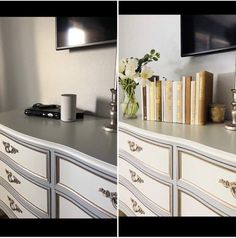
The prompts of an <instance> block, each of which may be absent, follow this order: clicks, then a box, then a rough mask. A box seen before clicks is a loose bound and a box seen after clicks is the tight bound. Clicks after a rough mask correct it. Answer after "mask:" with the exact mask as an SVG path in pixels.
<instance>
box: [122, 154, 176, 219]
mask: <svg viewBox="0 0 236 238" xmlns="http://www.w3.org/2000/svg"><path fill="white" fill-rule="evenodd" d="M119 158H120V159H122V160H124V161H125V162H126V163H128V164H130V162H129V161H127V160H126V159H125V157H123V156H121V155H120V156H119ZM130 165H131V166H133V167H134V168H135V169H137V170H138V171H139V172H140V173H143V174H144V175H146V176H147V177H149V178H150V179H152V180H154V181H155V182H158V183H161V184H163V185H164V186H166V187H168V188H169V208H170V209H169V210H167V209H165V208H163V207H161V206H160V205H159V204H157V203H156V202H154V201H153V200H151V199H149V198H148V197H147V196H146V195H145V194H144V193H143V192H141V191H140V190H139V189H138V188H136V186H135V188H136V189H137V190H138V191H139V192H140V193H141V194H142V195H143V196H144V197H145V198H147V199H149V200H151V201H152V202H153V203H154V204H155V205H156V206H158V207H159V209H161V210H163V211H164V212H166V213H168V214H170V215H173V203H174V201H173V200H174V199H173V184H172V183H171V182H169V183H168V182H166V181H163V180H161V179H160V178H157V177H150V175H149V174H148V173H147V172H146V171H144V172H143V171H140V169H138V168H137V167H136V166H135V165H133V164H130ZM120 176H122V175H121V174H120ZM124 178H125V177H124ZM127 181H129V180H127ZM123 186H124V185H123ZM133 186H134V185H133ZM125 188H126V187H125ZM126 189H127V188H126Z"/></svg>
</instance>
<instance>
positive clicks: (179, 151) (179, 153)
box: [177, 147, 236, 210]
mask: <svg viewBox="0 0 236 238" xmlns="http://www.w3.org/2000/svg"><path fill="white" fill-rule="evenodd" d="M179 148H180V147H177V150H178V163H179V164H180V165H181V167H180V166H178V177H177V179H178V180H182V181H185V182H186V183H188V184H189V185H190V186H195V187H197V188H198V189H199V190H201V191H203V192H204V193H206V194H208V196H211V197H213V198H215V199H216V200H218V201H219V202H221V203H223V205H224V206H227V207H229V208H231V209H234V210H235V209H236V206H234V205H232V204H230V203H228V202H226V201H225V200H223V199H221V198H219V197H217V196H216V195H214V194H213V193H210V192H208V191H207V190H205V189H203V188H201V187H200V186H198V185H197V184H195V183H193V182H191V181H189V180H186V179H184V178H183V177H182V163H183V162H182V156H181V153H186V154H189V155H191V156H193V157H195V158H196V159H199V160H202V161H204V162H205V163H208V164H211V165H213V166H217V167H219V168H221V169H224V170H227V171H230V172H233V173H235V172H236V171H234V170H233V169H228V168H226V167H225V166H224V165H223V166H221V165H218V164H216V163H214V162H210V161H208V159H210V160H212V158H210V157H207V156H204V155H202V154H200V153H199V154H197V152H195V151H191V150H187V151H186V150H184V149H182V148H181V149H179ZM207 158H208V159H207ZM218 163H220V162H218ZM228 166H229V165H228Z"/></svg>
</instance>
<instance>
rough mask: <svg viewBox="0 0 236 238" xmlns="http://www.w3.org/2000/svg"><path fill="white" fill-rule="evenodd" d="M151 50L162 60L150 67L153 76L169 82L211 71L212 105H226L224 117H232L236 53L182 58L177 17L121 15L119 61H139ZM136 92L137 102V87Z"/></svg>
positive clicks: (178, 17)
mask: <svg viewBox="0 0 236 238" xmlns="http://www.w3.org/2000/svg"><path fill="white" fill-rule="evenodd" d="M152 48H154V49H156V50H157V51H159V52H160V55H161V57H160V60H159V61H158V62H157V63H156V62H155V63H153V62H152V63H151V64H150V66H151V67H152V68H153V69H154V71H155V73H156V74H158V75H161V76H165V77H167V78H168V79H172V80H179V79H180V77H181V76H182V75H188V74H190V75H195V73H196V72H198V71H201V70H208V71H210V72H213V73H214V98H213V99H214V102H218V103H225V104H226V105H227V118H231V116H230V110H231V106H230V102H231V101H232V93H231V91H230V89H231V88H233V86H234V83H233V82H234V68H235V56H236V52H235V51H231V52H227V53H217V54H211V55H204V56H195V57H184V58H181V56H180V16H179V15H132V16H129V15H120V16H119V58H120V59H123V58H126V57H130V56H133V57H137V58H140V57H142V56H144V54H145V53H146V52H148V51H149V50H150V49H152ZM137 91H138V98H139V100H140V95H139V88H138V89H137ZM139 112H140V113H141V111H140V110H139Z"/></svg>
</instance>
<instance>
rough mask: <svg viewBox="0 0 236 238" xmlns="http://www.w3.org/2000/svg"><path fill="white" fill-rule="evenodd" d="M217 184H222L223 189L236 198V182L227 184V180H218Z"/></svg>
mask: <svg viewBox="0 0 236 238" xmlns="http://www.w3.org/2000/svg"><path fill="white" fill-rule="evenodd" d="M219 183H222V184H223V186H224V187H225V188H229V189H230V192H231V193H232V195H233V197H234V198H236V182H229V181H228V180H224V179H220V180H219Z"/></svg>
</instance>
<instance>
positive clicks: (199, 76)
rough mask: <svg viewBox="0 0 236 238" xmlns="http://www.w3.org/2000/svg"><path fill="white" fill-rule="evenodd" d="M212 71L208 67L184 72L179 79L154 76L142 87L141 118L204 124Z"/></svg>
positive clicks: (210, 100)
mask: <svg viewBox="0 0 236 238" xmlns="http://www.w3.org/2000/svg"><path fill="white" fill-rule="evenodd" d="M212 94H213V74H212V73H210V72H208V71H201V72H198V73H196V80H193V77H192V76H183V77H182V79H181V80H179V81H171V80H166V79H165V80H160V79H159V77H158V76H153V77H152V78H151V79H150V83H149V84H148V85H146V86H145V87H141V109H142V119H143V120H151V121H164V122H174V123H185V124H191V125H204V124H206V122H207V108H208V105H209V104H211V103H212Z"/></svg>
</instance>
